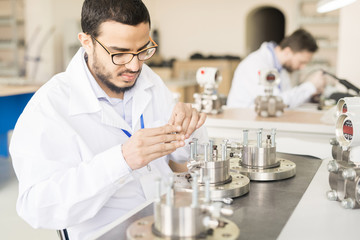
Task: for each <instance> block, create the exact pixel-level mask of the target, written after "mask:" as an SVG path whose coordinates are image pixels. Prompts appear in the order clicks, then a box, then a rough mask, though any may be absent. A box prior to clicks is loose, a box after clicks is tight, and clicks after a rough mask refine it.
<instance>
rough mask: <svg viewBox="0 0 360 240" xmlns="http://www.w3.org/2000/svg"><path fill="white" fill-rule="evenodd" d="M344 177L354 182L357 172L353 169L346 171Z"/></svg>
mask: <svg viewBox="0 0 360 240" xmlns="http://www.w3.org/2000/svg"><path fill="white" fill-rule="evenodd" d="M342 177H343V178H344V179H346V180H354V179H355V177H356V171H355V169H353V168H347V169H344V171H343V172H342Z"/></svg>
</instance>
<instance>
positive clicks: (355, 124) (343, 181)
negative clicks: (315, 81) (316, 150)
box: [327, 97, 360, 209]
mask: <svg viewBox="0 0 360 240" xmlns="http://www.w3.org/2000/svg"><path fill="white" fill-rule="evenodd" d="M336 109H337V121H336V125H335V126H336V130H335V133H336V139H332V140H331V141H330V144H331V145H332V156H333V160H331V161H329V163H328V165H327V168H328V171H329V185H330V188H331V190H330V191H328V192H327V197H328V199H329V200H332V201H339V202H341V206H342V207H344V208H347V209H352V208H359V207H360V161H359V156H360V155H359V154H360V137H359V134H358V132H359V130H358V128H359V126H360V98H359V97H352V98H342V99H340V100H339V101H338V103H337V105H336Z"/></svg>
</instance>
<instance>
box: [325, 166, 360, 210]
mask: <svg viewBox="0 0 360 240" xmlns="http://www.w3.org/2000/svg"><path fill="white" fill-rule="evenodd" d="M328 171H329V185H330V188H331V190H330V191H328V192H327V197H328V199H329V200H332V201H339V202H341V206H342V207H344V208H346V209H352V208H360V168H359V167H358V166H357V165H355V164H354V163H352V162H351V161H337V160H331V161H329V163H328Z"/></svg>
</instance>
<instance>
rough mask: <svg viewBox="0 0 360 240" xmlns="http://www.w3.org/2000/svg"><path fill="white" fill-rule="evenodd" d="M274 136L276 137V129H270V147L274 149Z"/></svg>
mask: <svg viewBox="0 0 360 240" xmlns="http://www.w3.org/2000/svg"><path fill="white" fill-rule="evenodd" d="M275 135H276V128H272V129H271V146H272V147H275V145H276V144H275Z"/></svg>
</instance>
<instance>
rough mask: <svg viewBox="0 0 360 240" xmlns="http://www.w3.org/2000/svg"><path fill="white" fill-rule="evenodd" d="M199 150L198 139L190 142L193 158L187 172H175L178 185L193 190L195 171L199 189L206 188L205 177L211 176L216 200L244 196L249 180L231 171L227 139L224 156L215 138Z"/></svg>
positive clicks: (209, 177)
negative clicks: (214, 140)
mask: <svg viewBox="0 0 360 240" xmlns="http://www.w3.org/2000/svg"><path fill="white" fill-rule="evenodd" d="M200 150H203V151H202V154H200V151H198V143H197V139H196V138H193V139H192V141H191V142H190V160H189V162H188V164H187V167H188V172H185V173H178V174H176V176H175V177H176V179H175V188H176V189H177V190H178V191H188V192H191V191H192V188H191V183H192V182H193V181H194V179H192V177H191V176H192V174H194V173H196V174H197V175H198V176H199V177H198V178H197V180H196V181H197V183H198V184H199V191H200V193H201V194H203V193H204V192H205V188H206V186H205V180H204V179H205V177H207V178H208V179H209V184H210V189H211V191H210V195H211V196H210V197H211V199H212V200H213V201H222V202H224V203H229V202H230V203H231V202H232V201H231V198H235V197H239V196H242V195H244V194H246V193H248V192H249V184H250V180H249V178H248V177H246V176H244V175H242V174H240V173H231V172H230V158H229V157H228V154H227V143H226V142H224V143H223V144H222V145H221V157H220V156H219V154H218V146H217V145H215V144H214V142H213V141H212V140H210V141H209V143H206V144H203V145H202V146H201V148H200Z"/></svg>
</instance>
